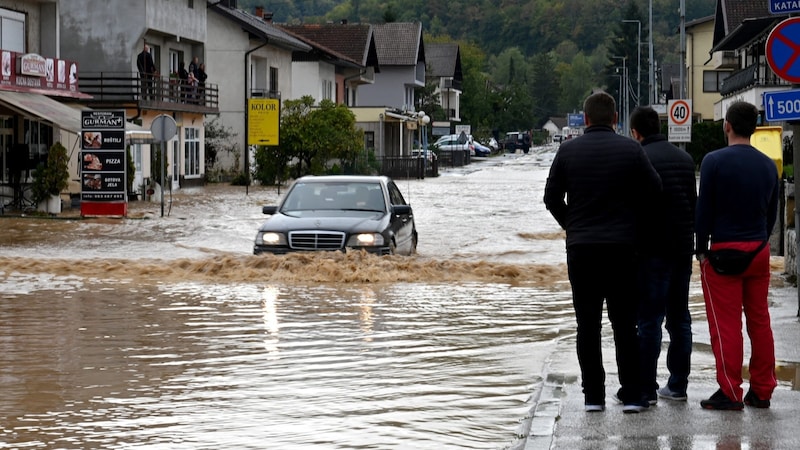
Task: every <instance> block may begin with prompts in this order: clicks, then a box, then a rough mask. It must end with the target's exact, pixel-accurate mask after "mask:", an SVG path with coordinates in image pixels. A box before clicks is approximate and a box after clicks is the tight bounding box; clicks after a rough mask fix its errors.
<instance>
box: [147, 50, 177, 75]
mask: <svg viewBox="0 0 800 450" xmlns="http://www.w3.org/2000/svg"><path fill="white" fill-rule="evenodd" d="M153 60H155V55H153ZM181 61H183V52H182V51H179V50H172V49H170V51H169V73H178V68H180V62H181ZM184 62H185V61H184ZM156 68H158V63H156Z"/></svg>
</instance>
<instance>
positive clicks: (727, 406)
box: [700, 389, 744, 411]
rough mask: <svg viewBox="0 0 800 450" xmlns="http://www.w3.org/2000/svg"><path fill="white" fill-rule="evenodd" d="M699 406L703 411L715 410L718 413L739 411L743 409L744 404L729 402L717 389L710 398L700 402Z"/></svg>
mask: <svg viewBox="0 0 800 450" xmlns="http://www.w3.org/2000/svg"><path fill="white" fill-rule="evenodd" d="M700 406H702V407H703V409H716V410H719V411H741V410H743V409H744V403H742V402H735V401H733V400H731V399H730V398H728V396H727V395H725V394H723V393H722V390H719V389H718V390H717V392H714V395H712V396H711V397H710V398H708V399H706V400H701V401H700Z"/></svg>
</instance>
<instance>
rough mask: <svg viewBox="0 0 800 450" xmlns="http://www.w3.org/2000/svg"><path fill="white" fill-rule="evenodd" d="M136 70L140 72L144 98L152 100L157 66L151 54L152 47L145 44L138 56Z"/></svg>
mask: <svg viewBox="0 0 800 450" xmlns="http://www.w3.org/2000/svg"><path fill="white" fill-rule="evenodd" d="M136 68H137V69H138V70H139V79H140V80H141V81H140V83H141V89H142V98H143V99H146V100H147V99H151V98H152V96H153V78H154V77H155V75H156V64H155V62H154V61H153V55H151V54H150V46H149V45H147V44H144V48H143V49H142V51H141V53H139V54H138V55H137V56H136Z"/></svg>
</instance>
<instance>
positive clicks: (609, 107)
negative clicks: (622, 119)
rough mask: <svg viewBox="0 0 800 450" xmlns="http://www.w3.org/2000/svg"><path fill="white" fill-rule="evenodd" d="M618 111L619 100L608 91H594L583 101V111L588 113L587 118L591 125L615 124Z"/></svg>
mask: <svg viewBox="0 0 800 450" xmlns="http://www.w3.org/2000/svg"><path fill="white" fill-rule="evenodd" d="M616 111H617V102H615V101H614V97H612V96H611V95H609V94H608V93H606V92H602V91H600V92H597V93H594V94H592V95H590V96H589V97H587V98H586V101H584V102H583V113H584V114H586V120H588V121H589V124H590V125H607V126H610V127H611V126H614V113H615V112H616Z"/></svg>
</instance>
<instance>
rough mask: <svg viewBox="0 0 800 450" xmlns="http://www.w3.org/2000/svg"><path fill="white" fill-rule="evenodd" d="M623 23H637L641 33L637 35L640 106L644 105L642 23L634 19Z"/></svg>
mask: <svg viewBox="0 0 800 450" xmlns="http://www.w3.org/2000/svg"><path fill="white" fill-rule="evenodd" d="M623 22H625V23H633V22H636V23H637V24H638V25H639V32H638V34H637V35H636V36H637V37H636V48H637V55H636V106H639V105H641V104H642V22H641V21H639V20H633V19H630V20H628V19H625V20H623Z"/></svg>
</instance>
